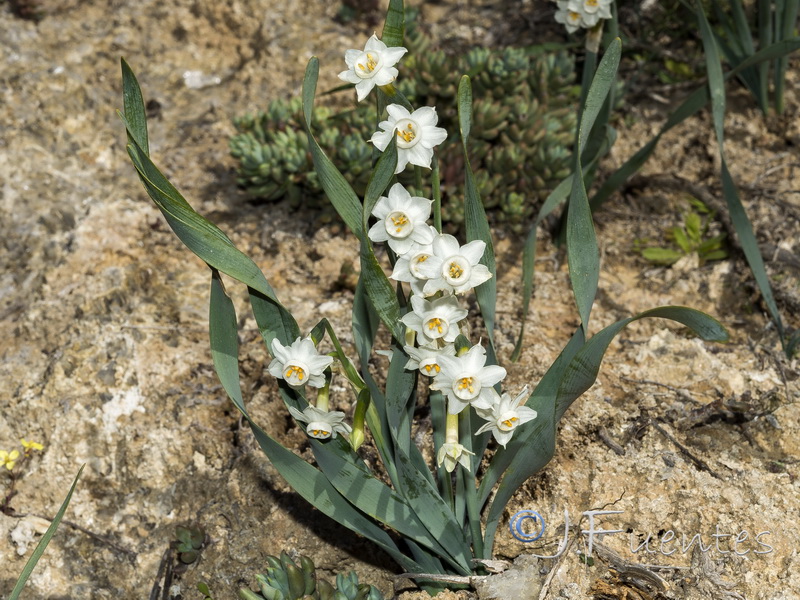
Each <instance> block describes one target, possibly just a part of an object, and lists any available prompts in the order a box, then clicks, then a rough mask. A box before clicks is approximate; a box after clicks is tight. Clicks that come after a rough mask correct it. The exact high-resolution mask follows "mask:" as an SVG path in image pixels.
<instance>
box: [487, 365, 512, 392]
mask: <svg viewBox="0 0 800 600" xmlns="http://www.w3.org/2000/svg"><path fill="white" fill-rule="evenodd" d="M506 375H507V371H506V370H505V369H504V368H503V367H501V366H499V365H489V366H488V367H484V368H483V369H481V385H483V386H486V387H488V386H491V385H494V384H495V383H498V382H500V381H502V380H503V379H505V377H506Z"/></svg>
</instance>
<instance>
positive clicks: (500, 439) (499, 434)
mask: <svg viewBox="0 0 800 600" xmlns="http://www.w3.org/2000/svg"><path fill="white" fill-rule="evenodd" d="M492 434H493V435H494V439H496V440H497V443H498V444H500V445H501V446H502V447H503V448H505V447H506V444H507V443H508V442H510V441H511V436H512V435H513V434H514V432H513V430H512V431H500V430H499V429H495V430H494V431H492Z"/></svg>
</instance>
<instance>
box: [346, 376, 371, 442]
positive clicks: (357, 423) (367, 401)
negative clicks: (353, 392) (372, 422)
mask: <svg viewBox="0 0 800 600" xmlns="http://www.w3.org/2000/svg"><path fill="white" fill-rule="evenodd" d="M371 404H372V396H371V395H370V393H369V389H367V388H364V389H363V390H361V392H360V393H359V394H358V401H357V402H356V411H355V414H354V415H353V431H352V432H351V433H350V445H351V446H352V447H353V450H358V449H359V448H360V447H361V444H363V443H364V419H365V418H366V416H367V410H369V407H370V405H371Z"/></svg>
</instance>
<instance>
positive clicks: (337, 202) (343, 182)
mask: <svg viewBox="0 0 800 600" xmlns="http://www.w3.org/2000/svg"><path fill="white" fill-rule="evenodd" d="M317 79H319V59H318V58H317V57H316V56H314V57H312V58H311V60H309V61H308V66H307V67H306V74H305V77H304V78H303V116H304V117H305V119H304V122H305V127H306V133H307V134H308V147H309V149H310V150H311V158H312V159H313V160H314V170H315V171H316V172H317V177H319V183H320V185H321V186H322V189H323V190H325V194H326V195H327V196H328V199H329V200H330V201H331V204H333V206H334V208H335V209H336V212H338V213H339V216H340V217H342V220H343V221H344V222H345V223H346V224H347V226H348V227H349V228H350V231H352V232H353V233H354V234H355V235H356V237H358V238H359V239H361V201H360V200H359V199H358V196H357V195H356V193H355V192H354V191H353V188H352V187H351V186H350V184H349V183H348V182H347V179H345V177H344V175H342V174H341V173H340V172H339V169H337V168H336V167H335V166H334V164H333V162H331V159H330V158H328V155H327V154H325V152H324V151H323V150H322V148H320V145H319V143H317V140H316V139H315V138H314V134H313V133H311V116H312V113H313V110H314V95H315V94H316V91H317Z"/></svg>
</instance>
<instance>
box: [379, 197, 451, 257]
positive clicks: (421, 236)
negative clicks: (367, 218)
mask: <svg viewBox="0 0 800 600" xmlns="http://www.w3.org/2000/svg"><path fill="white" fill-rule="evenodd" d="M432 202H433V200H427V199H425V198H419V197H417V196H412V195H411V194H409V193H408V190H406V188H404V187H403V186H402V184H399V183H395V184H394V185H393V186H392V187H391V188H390V189H389V195H388V196H381V197H380V199H379V200H378V202H376V203H375V208H374V209H372V216H374V217H376V218H377V219H378V222H377V223H375V224H374V225H373V226H372V227H371V228H370V230H369V233H368V234H367V235H368V236H369V239H371V240H372V241H373V242H388V243H389V247H390V248H391V249H392V250H394V251H395V252H397V253H398V254H405V253H406V252H408V251H409V250H411V248H412V246H413V245H414V243H417V244H430V243H431V242H432V241H433V235H434V233H433V232H434V231H436V230H435V229H434V230H433V231H431V226H430V225H428V224H427V223H426V221H427V220H428V217H430V216H431V203H432Z"/></svg>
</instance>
